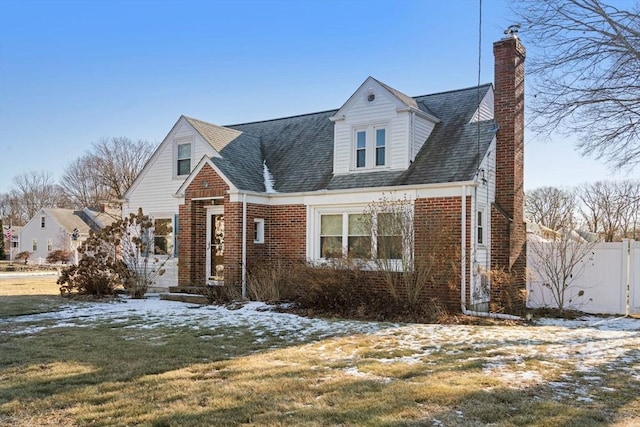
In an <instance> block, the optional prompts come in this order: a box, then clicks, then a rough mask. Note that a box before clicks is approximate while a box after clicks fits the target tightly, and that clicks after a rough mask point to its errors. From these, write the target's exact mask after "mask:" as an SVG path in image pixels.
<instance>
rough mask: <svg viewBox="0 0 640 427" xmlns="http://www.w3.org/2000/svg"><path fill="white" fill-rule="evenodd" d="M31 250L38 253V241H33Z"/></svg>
mask: <svg viewBox="0 0 640 427" xmlns="http://www.w3.org/2000/svg"><path fill="white" fill-rule="evenodd" d="M31 250H32V251H33V252H36V251H37V250H38V239H33V240H32V241H31Z"/></svg>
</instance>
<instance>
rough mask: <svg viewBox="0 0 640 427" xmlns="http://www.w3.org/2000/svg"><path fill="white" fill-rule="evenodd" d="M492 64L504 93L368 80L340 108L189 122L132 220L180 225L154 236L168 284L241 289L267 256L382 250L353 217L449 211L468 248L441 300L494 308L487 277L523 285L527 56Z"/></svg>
mask: <svg viewBox="0 0 640 427" xmlns="http://www.w3.org/2000/svg"><path fill="white" fill-rule="evenodd" d="M494 56H495V88H494V86H493V85H491V84H484V85H481V86H478V87H471V88H465V89H458V90H453V91H448V92H442V93H435V94H430V95H423V96H417V97H410V96H407V95H405V94H403V93H402V92H400V91H398V90H396V89H394V88H392V87H390V86H388V85H386V84H384V83H382V82H380V81H379V80H376V79H375V78H372V77H369V78H367V79H366V80H365V81H364V82H363V83H362V84H361V85H360V87H359V88H357V90H356V91H355V92H354V93H353V94H352V95H351V96H350V97H349V98H348V99H347V100H346V102H345V103H344V104H343V105H342V106H341V107H340V108H338V109H336V110H330V111H322V112H318V113H311V114H303V115H298V116H293V117H285V118H277V119H273V120H266V121H260V122H251V123H243V124H235V125H228V126H217V125H214V124H211V123H207V122H204V121H201V120H197V119H193V118H189V117H185V116H182V117H180V118H179V119H178V121H177V122H176V123H175V125H174V126H173V127H172V129H171V131H170V132H169V134H168V135H167V136H166V137H165V139H164V140H163V142H162V143H161V144H160V146H159V147H158V149H157V150H156V152H155V153H154V155H153V156H152V157H151V159H150V160H149V162H148V163H147V164H146V166H145V167H144V169H143V170H142V172H141V173H140V175H139V176H138V177H137V179H136V180H135V182H134V183H133V185H132V186H131V188H129V190H128V191H127V192H126V194H125V196H124V199H125V200H124V204H123V214H124V215H126V214H128V213H131V212H135V211H136V210H137V209H138V208H142V209H143V210H144V212H145V213H147V214H149V215H151V216H152V217H153V218H154V221H155V222H156V223H157V224H160V223H164V224H168V225H171V227H172V229H173V231H172V232H171V233H168V234H165V235H159V236H155V247H156V248H157V250H158V253H157V254H158V255H159V256H162V255H163V254H167V253H169V254H172V255H173V256H174V258H173V259H172V260H171V263H172V264H170V265H168V266H167V269H168V271H167V274H165V275H164V276H163V277H162V281H161V282H159V283H158V285H160V286H161V287H163V288H164V289H167V288H168V287H169V286H171V285H181V286H189V285H204V284H222V283H224V285H229V286H238V287H240V286H241V285H242V284H244V283H245V281H246V271H247V269H248V268H250V267H251V266H252V265H253V264H254V263H255V262H256V261H257V260H259V259H261V258H269V257H278V258H285V259H290V260H310V261H314V262H323V261H324V260H327V259H330V258H332V257H336V256H344V257H347V256H349V257H358V256H363V257H364V258H371V257H375V256H378V255H376V247H377V245H378V243H379V242H378V241H376V238H375V236H374V234H373V231H372V230H369V231H363V230H362V229H361V228H359V227H357V226H355V225H354V224H355V222H356V221H355V219H357V218H360V217H362V215H366V210H367V206H369V205H370V204H371V203H375V202H376V201H379V200H381V199H382V198H383V197H390V198H398V199H399V198H407V199H408V200H410V203H411V206H412V210H413V212H412V214H413V218H414V219H415V221H416V223H423V222H424V221H429V220H430V218H432V217H433V216H434V215H436V214H437V215H438V216H439V217H440V218H441V219H442V220H444V221H446V222H447V225H448V229H450V230H452V231H451V233H452V234H453V235H454V236H455V238H456V240H457V242H458V243H457V244H458V250H459V253H460V254H461V257H460V258H461V261H460V264H459V265H458V266H457V268H458V276H459V280H458V282H457V284H456V286H454V287H452V286H449V285H448V284H445V283H441V284H436V289H435V293H436V295H437V296H438V298H440V299H441V300H442V302H444V303H445V304H447V305H448V306H450V307H458V308H459V307H461V304H462V307H463V310H464V309H465V307H471V308H474V309H482V307H485V308H486V306H487V303H488V302H489V301H490V299H491V293H490V292H486V289H485V288H484V285H485V284H486V281H485V282H483V281H482V278H481V277H479V276H480V275H479V274H478V272H479V271H481V270H482V269H489V268H505V269H509V270H512V271H516V272H518V273H522V283H518V285H517V286H520V287H522V288H523V287H524V274H523V273H524V268H525V265H526V261H525V256H526V254H525V251H524V244H525V236H526V232H525V226H524V219H523V200H524V199H523V147H524V136H523V126H524V57H525V49H524V47H523V46H522V44H521V43H520V41H519V39H518V38H517V36H516V35H515V34H510V35H508V36H507V37H505V38H504V39H502V40H500V41H498V42H496V43H494ZM444 70H445V71H446V68H444ZM425 79H426V80H428V75H425ZM375 221H376V219H375V218H374V220H373V223H375ZM385 237H386V238H388V239H395V238H398V237H399V236H385ZM430 237H432V236H430V235H429V233H428V232H427V230H426V229H421V228H416V230H415V247H413V248H402V250H410V251H414V253H415V258H416V259H419V258H420V257H421V255H422V254H424V253H425V252H424V251H429V248H430V247H431V246H430V244H431V243H432V242H431V240H430ZM354 242H359V245H360V246H359V248H358V249H357V248H356V244H355V243H354ZM363 242H364V243H365V244H364V246H362V244H363ZM363 247H364V249H363Z"/></svg>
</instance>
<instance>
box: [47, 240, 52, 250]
mask: <svg viewBox="0 0 640 427" xmlns="http://www.w3.org/2000/svg"><path fill="white" fill-rule="evenodd" d="M52 250H53V239H48V240H47V252H51V251H52Z"/></svg>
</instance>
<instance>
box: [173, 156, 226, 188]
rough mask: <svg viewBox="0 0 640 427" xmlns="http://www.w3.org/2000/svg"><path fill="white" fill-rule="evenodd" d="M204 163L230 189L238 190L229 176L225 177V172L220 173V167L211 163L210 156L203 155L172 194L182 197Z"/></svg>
mask: <svg viewBox="0 0 640 427" xmlns="http://www.w3.org/2000/svg"><path fill="white" fill-rule="evenodd" d="M205 165H209V166H210V167H211V169H213V170H214V172H215V173H216V174H218V176H219V177H220V178H222V180H223V181H224V182H225V184H227V185H228V186H229V190H230V191H238V188H236V186H235V185H233V183H232V182H231V180H230V179H229V178H227V177H226V176H225V174H223V173H222V171H221V170H220V168H218V167H217V166H216V165H215V163H213V162H212V161H211V158H210V157H209V156H203V157H202V159H200V161H199V162H198V164H197V165H196V167H195V168H193V170H192V171H191V173H190V174H189V176H188V177H187V179H185V180H184V182H183V183H182V185H181V186H180V188H178V191H176V193H175V194H174V195H173V197H176V198H179V199H182V198H184V195H185V191H186V190H187V188H188V187H189V184H191V183H192V182H193V180H194V179H195V178H196V176H198V173H200V171H201V170H202V168H203V167H204V166H205Z"/></svg>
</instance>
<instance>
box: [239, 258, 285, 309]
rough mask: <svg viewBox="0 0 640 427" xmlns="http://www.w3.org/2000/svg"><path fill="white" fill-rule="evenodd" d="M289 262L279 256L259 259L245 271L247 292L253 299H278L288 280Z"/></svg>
mask: <svg viewBox="0 0 640 427" xmlns="http://www.w3.org/2000/svg"><path fill="white" fill-rule="evenodd" d="M290 275H291V262H288V261H285V260H283V259H279V258H269V259H266V260H262V261H259V262H258V263H257V264H256V265H255V266H253V267H252V268H251V269H249V271H248V272H247V292H248V294H249V299H252V300H254V301H265V302H278V301H280V299H281V297H282V296H283V293H284V292H285V288H286V286H287V283H288V282H289V281H290Z"/></svg>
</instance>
